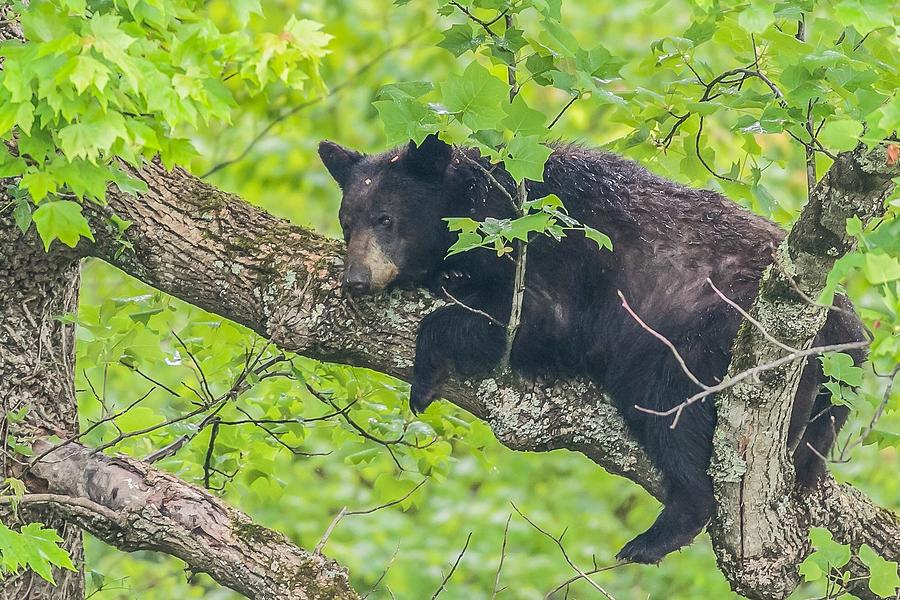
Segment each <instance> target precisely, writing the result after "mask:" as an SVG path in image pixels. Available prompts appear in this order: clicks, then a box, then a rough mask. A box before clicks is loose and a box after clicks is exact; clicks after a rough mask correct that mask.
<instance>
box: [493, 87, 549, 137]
mask: <svg viewBox="0 0 900 600" xmlns="http://www.w3.org/2000/svg"><path fill="white" fill-rule="evenodd" d="M504 110H505V111H506V118H505V119H503V121H501V122H500V124H501V125H502V126H503V127H505V128H506V129H507V130H509V131H511V132H512V133H513V135H519V134H522V135H532V134H537V133H542V132H543V131H545V129H546V127H545V125H546V122H547V117H546V116H545V115H544V113H542V112H541V111H539V110H534V109H533V108H530V107H529V106H528V104H526V103H525V99H524V98H522V94H519V95H517V96H516V97H515V98H514V99H513V101H512V103H511V104H506V105H504Z"/></svg>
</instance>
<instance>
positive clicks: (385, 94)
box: [375, 81, 434, 101]
mask: <svg viewBox="0 0 900 600" xmlns="http://www.w3.org/2000/svg"><path fill="white" fill-rule="evenodd" d="M433 88H434V85H432V84H431V82H428V81H401V82H399V83H389V84H388V85H386V86H384V87H382V88H381V89H380V90H378V93H376V94H375V99H376V100H395V101H396V100H407V99H409V98H421V97H422V96H424V95H425V94H427V93H428V92H430V91H431V90H432V89H433Z"/></svg>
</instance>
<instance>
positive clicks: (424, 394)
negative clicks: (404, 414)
mask: <svg viewBox="0 0 900 600" xmlns="http://www.w3.org/2000/svg"><path fill="white" fill-rule="evenodd" d="M435 400H437V392H436V391H435V390H434V389H433V388H431V387H430V386H426V385H422V384H417V383H414V384H412V387H411V388H410V390H409V409H410V410H411V411H412V412H413V414H414V415H418V414H420V413H423V412H425V409H426V408H428V407H429V406H430V405H431V403H432V402H434V401H435Z"/></svg>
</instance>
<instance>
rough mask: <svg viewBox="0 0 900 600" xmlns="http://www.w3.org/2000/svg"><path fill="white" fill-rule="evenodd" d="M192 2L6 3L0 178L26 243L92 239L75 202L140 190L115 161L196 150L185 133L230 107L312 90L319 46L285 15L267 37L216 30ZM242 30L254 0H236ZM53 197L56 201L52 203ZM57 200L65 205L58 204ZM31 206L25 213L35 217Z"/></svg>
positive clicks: (301, 22) (176, 160)
mask: <svg viewBox="0 0 900 600" xmlns="http://www.w3.org/2000/svg"><path fill="white" fill-rule="evenodd" d="M204 4H205V3H203V2H194V1H191V2H179V1H175V0H161V1H158V2H149V1H144V0H136V1H124V0H120V1H116V2H67V1H63V0H53V1H46V2H31V3H24V2H14V3H13V5H14V7H15V10H16V11H17V13H18V15H19V19H20V22H21V25H22V30H23V32H24V35H25V40H24V41H22V40H15V39H12V40H6V41H3V42H2V43H0V60H2V62H3V69H2V70H0V139H2V140H4V141H13V142H15V144H14V145H7V144H0V176H2V177H20V179H19V180H18V181H19V188H20V189H22V190H24V191H25V192H27V194H28V197H29V199H30V200H31V206H29V207H28V208H20V209H19V212H18V213H17V222H18V223H19V225H20V226H21V227H23V228H25V227H27V225H28V222H29V215H30V214H31V212H32V211H33V214H34V219H35V223H36V224H37V225H38V233H39V234H40V235H41V237H42V239H43V240H44V244H45V246H47V247H49V246H50V244H51V243H52V242H53V240H57V239H58V240H59V241H60V242H62V243H64V244H66V245H68V246H74V245H75V244H76V243H77V242H78V240H79V239H80V238H81V237H91V235H90V229H89V228H88V224H87V221H86V219H85V217H84V216H83V215H82V214H81V212H80V210H78V208H77V204H76V202H85V201H88V202H97V203H103V202H104V198H105V194H106V188H107V186H108V185H110V184H114V185H117V186H118V187H119V188H120V189H122V190H123V191H128V192H132V193H134V192H141V191H146V184H145V183H144V182H143V181H141V180H139V179H135V178H133V177H131V176H130V175H128V174H127V172H126V171H125V170H124V169H123V167H124V166H125V165H130V166H132V167H138V166H140V164H141V162H142V161H144V160H150V159H152V158H154V157H155V156H159V158H160V159H161V160H162V161H163V162H164V163H165V164H166V165H167V166H171V165H175V164H186V162H187V161H188V160H189V159H190V158H191V157H192V156H193V155H194V154H195V149H194V147H193V145H192V143H191V142H190V141H189V139H188V135H189V134H190V133H191V132H192V131H193V130H195V129H196V128H197V127H199V126H201V125H208V124H210V123H211V122H217V121H218V122H229V121H230V119H231V113H232V110H233V109H234V108H235V107H236V106H237V101H236V99H238V98H240V97H242V96H252V95H256V94H265V93H267V91H269V90H271V89H274V88H286V89H290V90H294V91H297V92H300V93H314V92H317V91H319V90H320V89H321V87H322V82H321V80H320V77H319V62H320V60H321V58H322V56H324V54H325V52H326V47H327V44H328V42H329V40H330V36H329V35H327V34H325V33H323V32H322V31H321V25H319V24H318V23H315V22H313V21H310V20H307V19H298V18H295V17H290V18H289V19H288V20H287V22H286V23H284V25H283V28H282V29H281V31H279V32H272V33H264V34H262V35H259V36H256V37H251V36H250V35H248V34H246V33H244V32H242V31H239V30H236V31H221V30H220V29H219V28H218V27H216V26H215V25H214V24H213V23H212V21H210V20H209V19H208V18H205V17H204V14H203V11H204ZM237 10H238V15H239V16H240V18H241V20H242V22H246V20H247V19H248V18H249V15H250V14H251V13H257V12H259V4H258V2H249V3H248V2H241V3H238V6H237ZM63 198H65V199H66V200H64V199H63ZM64 203H67V204H64ZM35 207H36V208H35Z"/></svg>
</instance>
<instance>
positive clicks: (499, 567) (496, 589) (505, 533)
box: [491, 513, 512, 600]
mask: <svg viewBox="0 0 900 600" xmlns="http://www.w3.org/2000/svg"><path fill="white" fill-rule="evenodd" d="M510 521H512V513H510V515H509V517H507V519H506V527H504V528H503V545H502V546H500V564H498V565H497V575H496V576H494V590H493V592H491V600H494V598H496V597H497V594H499V593H500V592H502V591H503V589H506V588H503V589H501V588H500V573H501V572H502V571H503V561H504V560H506V542H507V541H509V522H510Z"/></svg>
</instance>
